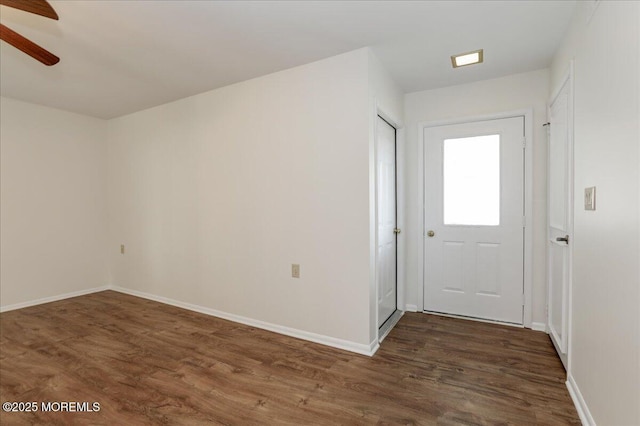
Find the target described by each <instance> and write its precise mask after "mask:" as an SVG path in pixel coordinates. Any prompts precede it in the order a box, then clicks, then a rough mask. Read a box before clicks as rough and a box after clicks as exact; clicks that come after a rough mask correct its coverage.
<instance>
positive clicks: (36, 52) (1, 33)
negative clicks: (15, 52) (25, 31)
mask: <svg viewBox="0 0 640 426" xmlns="http://www.w3.org/2000/svg"><path fill="white" fill-rule="evenodd" d="M0 39H2V40H4V41H6V42H7V43H9V44H10V45H12V46H13V47H15V48H16V49H20V50H22V51H23V52H24V53H26V54H27V55H29V56H31V57H32V58H33V59H37V60H38V61H40V62H42V63H43V64H45V65H47V66H51V65H55V64H57V63H58V62H60V58H58V57H57V56H56V55H54V54H53V53H51V52H49V51H48V50H45V49H43V48H42V47H40V46H38V45H37V44H35V43H34V42H32V41H31V40H29V39H26V38H24V37H23V36H21V35H20V34H18V33H17V32H15V31H13V30H12V29H10V28H7V27H5V26H4V25H2V24H0Z"/></svg>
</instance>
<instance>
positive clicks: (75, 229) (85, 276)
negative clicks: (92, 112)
mask: <svg viewBox="0 0 640 426" xmlns="http://www.w3.org/2000/svg"><path fill="white" fill-rule="evenodd" d="M105 140H106V122H105V121H103V120H98V119H95V118H90V117H86V116H81V115H77V114H72V113H68V112H64V111H60V110H56V109H51V108H45V107H41V106H37V105H33V104H29V103H25V102H20V101H16V100H12V99H7V98H2V99H1V104H0V151H1V152H0V157H1V161H2V163H1V166H0V173H1V175H0V184H1V187H0V188H1V189H0V193H1V195H0V197H1V202H0V205H1V211H0V217H1V222H0V227H1V228H2V232H1V233H0V245H1V247H2V250H0V264H1V265H2V267H1V268H0V281H1V283H2V285H0V300H2V309H7V308H11V307H12V305H16V304H23V303H27V302H31V301H34V300H38V299H43V298H49V297H55V296H59V295H62V294H66V293H73V292H81V291H83V290H88V289H90V288H95V287H100V286H104V285H106V284H107V282H108V274H107V262H106V251H105V247H106V230H107V221H106V192H107V191H106V145H105ZM13 307H15V306H13Z"/></svg>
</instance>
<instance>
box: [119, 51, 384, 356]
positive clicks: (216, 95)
mask: <svg viewBox="0 0 640 426" xmlns="http://www.w3.org/2000/svg"><path fill="white" fill-rule="evenodd" d="M368 61H369V58H368V49H361V50H358V51H354V52H350V53H347V54H343V55H340V56H336V57H332V58H329V59H325V60H322V61H319V62H315V63H312V64H308V65H304V66H300V67H297V68H293V69H290V70H286V71H282V72H279V73H275V74H271V75H268V76H264V77H260V78H257V79H254V80H250V81H246V82H243V83H239V84H235V85H232V86H228V87H224V88H221V89H218V90H214V91H211V92H207V93H203V94H200V95H196V96H193V97H190V98H187V99H183V100H180V101H177V102H173V103H170V104H166V105H163V106H160V107H157V108H153V109H150V110H147V111H142V112H138V113H135V114H131V115H128V116H125V117H122V118H118V119H114V120H112V121H110V122H109V129H108V145H109V148H108V150H109V173H108V175H109V177H108V179H109V185H108V186H109V198H108V200H109V207H110V210H109V224H110V240H109V245H108V247H109V259H110V267H111V271H112V276H113V284H115V285H118V286H123V287H126V288H128V289H132V290H136V291H141V292H146V293H150V294H153V295H156V296H162V297H166V298H170V299H173V300H177V301H181V302H186V303H191V304H195V305H199V306H202V307H205V308H210V309H215V310H219V311H223V312H226V313H231V314H235V315H239V316H243V317H247V318H251V319H255V320H260V321H264V322H267V323H270V324H277V325H280V326H286V327H290V328H294V329H297V330H302V331H305V332H310V333H316V334H319V335H323V336H329V337H332V338H335V339H341V340H343V341H348V342H353V343H355V344H359V345H367V346H368V345H369V344H371V342H372V339H371V333H370V287H369V285H370V257H369V248H370V227H369V222H368V220H367V218H368V217H369V213H370V199H369V196H370V193H369V189H370V177H369V172H370V164H369V163H370V157H369V156H370V135H369V121H370V117H369V85H368V78H367V75H368V74H367V73H368V67H369V63H368ZM120 244H125V245H126V253H125V254H124V255H121V254H120V252H119V248H120ZM292 263H299V264H300V265H301V278H300V279H294V278H291V264H292Z"/></svg>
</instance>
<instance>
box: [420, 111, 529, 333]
mask: <svg viewBox="0 0 640 426" xmlns="http://www.w3.org/2000/svg"><path fill="white" fill-rule="evenodd" d="M423 143H424V155H425V163H424V164H425V171H424V191H425V193H424V230H425V235H424V256H425V259H424V310H425V311H430V312H437V313H445V314H454V315H461V316H468V317H474V318H482V319H489V320H495V321H503V322H508V323H514V324H522V323H523V300H524V297H523V290H524V272H523V267H524V217H523V214H524V117H513V118H504V119H496V120H487V121H479V122H472V123H464V124H452V125H445V126H437V127H428V128H425V130H424V140H423Z"/></svg>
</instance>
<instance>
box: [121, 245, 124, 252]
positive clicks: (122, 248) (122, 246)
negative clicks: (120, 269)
mask: <svg viewBox="0 0 640 426" xmlns="http://www.w3.org/2000/svg"><path fill="white" fill-rule="evenodd" d="M120 254H124V244H120Z"/></svg>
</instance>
